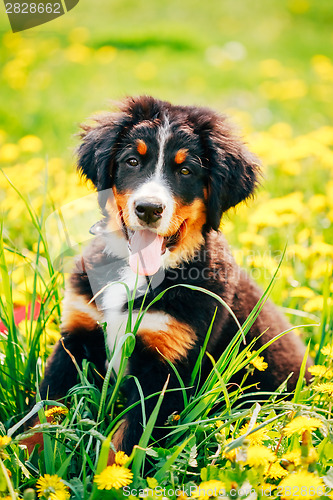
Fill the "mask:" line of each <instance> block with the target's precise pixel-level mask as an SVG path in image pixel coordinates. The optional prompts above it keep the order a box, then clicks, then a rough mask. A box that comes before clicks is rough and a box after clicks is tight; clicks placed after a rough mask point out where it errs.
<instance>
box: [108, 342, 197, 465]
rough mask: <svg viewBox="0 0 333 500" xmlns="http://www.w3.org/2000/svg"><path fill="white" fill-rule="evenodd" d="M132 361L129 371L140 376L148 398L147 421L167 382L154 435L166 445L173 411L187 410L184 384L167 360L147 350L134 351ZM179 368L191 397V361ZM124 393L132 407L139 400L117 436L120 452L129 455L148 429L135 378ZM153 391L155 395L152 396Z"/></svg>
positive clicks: (177, 365)
mask: <svg viewBox="0 0 333 500" xmlns="http://www.w3.org/2000/svg"><path fill="white" fill-rule="evenodd" d="M129 363H130V370H129V372H130V374H132V375H133V376H135V377H136V379H137V381H138V382H139V384H140V386H141V389H142V392H143V395H144V397H145V401H144V412H145V420H146V423H147V422H148V420H149V417H150V416H151V414H152V412H153V410H154V408H155V407H156V404H157V402H158V397H159V395H160V394H161V391H162V390H163V387H164V386H165V384H166V383H167V385H166V390H165V393H164V397H163V400H162V404H161V407H160V409H159V413H158V416H157V420H156V423H155V426H154V431H153V434H152V436H153V438H154V439H155V440H158V441H159V445H160V446H163V439H164V437H165V435H166V434H167V432H168V429H167V428H166V427H165V423H166V422H167V420H168V417H169V416H170V415H172V414H173V413H180V412H181V411H182V410H183V409H184V399H183V394H182V390H181V386H180V383H179V381H178V379H177V377H176V375H175V373H174V371H173V370H172V368H171V367H170V366H169V365H168V364H167V363H166V362H165V360H164V361H163V360H161V359H158V358H157V357H152V356H151V355H150V354H149V353H147V352H144V351H142V352H140V353H135V352H134V356H132V358H131V359H130V362H129ZM175 367H176V369H177V371H178V373H179V375H180V377H181V378H182V380H183V383H184V386H185V387H187V388H188V389H187V390H186V392H187V397H189V395H190V393H191V389H190V388H189V385H190V376H191V371H192V370H191V367H190V366H188V363H187V362H186V366H185V362H184V364H181V363H178V364H176V365H175ZM124 392H125V394H126V395H127V406H128V407H129V406H131V405H132V404H134V403H137V402H139V403H138V404H137V406H135V407H134V408H133V409H131V410H129V412H128V413H127V414H126V416H125V418H124V422H123V423H122V425H121V426H120V428H119V429H118V430H117V431H116V433H115V435H114V437H113V440H112V443H113V445H114V447H115V448H116V450H117V451H120V450H121V451H125V453H127V454H128V455H129V454H130V453H131V452H132V449H133V447H134V446H135V445H137V444H138V443H139V441H140V438H141V435H142V433H143V431H144V424H143V409H142V405H141V402H140V396H139V392H138V389H137V386H136V384H135V382H134V380H133V378H129V380H128V382H127V384H126V385H125V391H124ZM153 394H154V396H152V395H153ZM149 396H152V397H149ZM160 440H162V441H160Z"/></svg>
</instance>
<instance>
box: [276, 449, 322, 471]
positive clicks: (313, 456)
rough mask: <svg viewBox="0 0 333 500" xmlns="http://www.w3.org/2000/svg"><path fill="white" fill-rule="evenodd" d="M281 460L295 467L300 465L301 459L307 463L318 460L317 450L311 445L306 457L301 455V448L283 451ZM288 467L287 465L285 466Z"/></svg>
mask: <svg viewBox="0 0 333 500" xmlns="http://www.w3.org/2000/svg"><path fill="white" fill-rule="evenodd" d="M282 460H283V461H284V462H288V463H289V464H293V465H294V466H295V467H298V466H299V465H301V463H302V461H303V462H305V463H307V464H313V463H315V462H317V460H318V453H317V450H316V449H315V448H314V447H313V446H312V447H311V448H309V450H308V454H307V456H306V457H302V453H301V450H300V449H298V450H293V451H290V452H288V453H285V454H284V455H283V456H282ZM286 465H287V466H288V464H286ZM287 468H288V467H287Z"/></svg>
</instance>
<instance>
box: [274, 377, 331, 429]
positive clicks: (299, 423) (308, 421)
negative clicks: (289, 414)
mask: <svg viewBox="0 0 333 500" xmlns="http://www.w3.org/2000/svg"><path fill="white" fill-rule="evenodd" d="M332 387H333V384H332ZM322 425H323V424H322V422H321V420H319V419H318V418H312V417H296V418H294V420H292V421H291V422H289V424H287V425H286V426H285V428H284V429H283V432H284V434H285V435H286V436H288V437H290V436H292V435H293V434H303V432H305V431H308V432H313V431H315V430H316V429H319V427H321V426H322Z"/></svg>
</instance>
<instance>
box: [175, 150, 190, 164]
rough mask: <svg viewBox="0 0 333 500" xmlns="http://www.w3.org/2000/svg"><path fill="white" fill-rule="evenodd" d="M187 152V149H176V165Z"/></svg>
mask: <svg viewBox="0 0 333 500" xmlns="http://www.w3.org/2000/svg"><path fill="white" fill-rule="evenodd" d="M187 153H188V150H187V149H179V151H177V153H176V156H175V162H176V163H177V165H180V164H181V163H184V161H185V160H186V157H187Z"/></svg>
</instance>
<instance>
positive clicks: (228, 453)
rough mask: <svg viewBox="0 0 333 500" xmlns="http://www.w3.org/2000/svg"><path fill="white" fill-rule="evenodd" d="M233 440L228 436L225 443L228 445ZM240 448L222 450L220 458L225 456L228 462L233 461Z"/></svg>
mask: <svg viewBox="0 0 333 500" xmlns="http://www.w3.org/2000/svg"><path fill="white" fill-rule="evenodd" d="M231 441H233V439H232V438H229V439H227V440H226V442H225V444H226V445H228V444H229V443H231ZM239 450H240V448H233V449H232V450H230V451H223V452H222V458H226V459H227V460H230V462H234V461H235V460H236V458H237V453H238V452H239Z"/></svg>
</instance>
